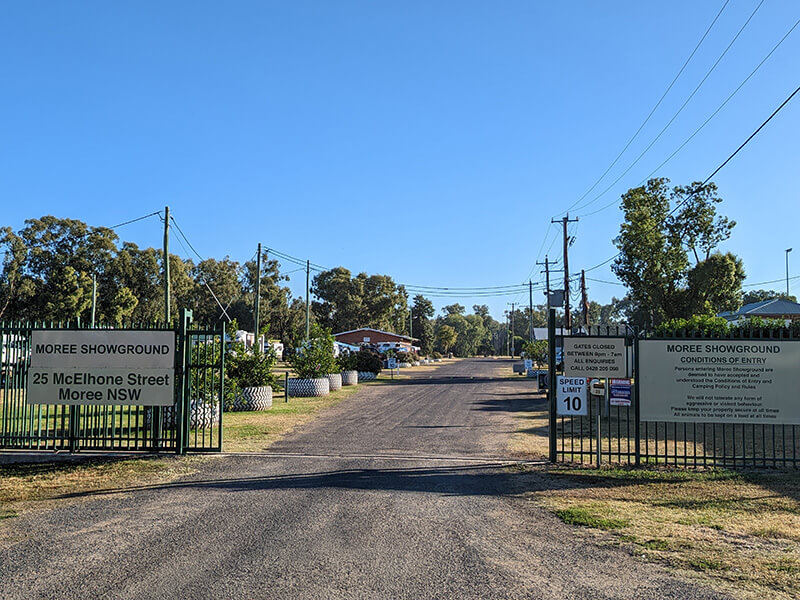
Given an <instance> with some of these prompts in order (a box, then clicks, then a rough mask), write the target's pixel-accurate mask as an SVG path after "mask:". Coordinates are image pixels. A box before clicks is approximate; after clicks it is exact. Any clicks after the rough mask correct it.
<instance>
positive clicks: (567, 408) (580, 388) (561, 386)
mask: <svg viewBox="0 0 800 600" xmlns="http://www.w3.org/2000/svg"><path fill="white" fill-rule="evenodd" d="M587 388H588V385H587V383H586V378H585V377H565V376H563V375H559V376H558V377H556V414H558V415H584V416H585V415H587V414H589V413H588V406H589V403H588V402H587V401H586V390H587Z"/></svg>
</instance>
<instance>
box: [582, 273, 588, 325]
mask: <svg viewBox="0 0 800 600" xmlns="http://www.w3.org/2000/svg"><path fill="white" fill-rule="evenodd" d="M581 302H583V326H584V327H586V329H587V330H588V329H589V298H588V297H587V295H586V271H584V270H583V269H581Z"/></svg>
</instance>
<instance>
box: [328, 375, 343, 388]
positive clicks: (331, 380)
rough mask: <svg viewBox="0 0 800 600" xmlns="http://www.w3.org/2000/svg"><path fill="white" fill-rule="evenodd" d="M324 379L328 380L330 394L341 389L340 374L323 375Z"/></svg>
mask: <svg viewBox="0 0 800 600" xmlns="http://www.w3.org/2000/svg"><path fill="white" fill-rule="evenodd" d="M325 377H326V378H327V379H328V384H329V385H330V388H331V391H332V392H335V391H336V390H340V389H342V374H341V373H331V374H330V375H325Z"/></svg>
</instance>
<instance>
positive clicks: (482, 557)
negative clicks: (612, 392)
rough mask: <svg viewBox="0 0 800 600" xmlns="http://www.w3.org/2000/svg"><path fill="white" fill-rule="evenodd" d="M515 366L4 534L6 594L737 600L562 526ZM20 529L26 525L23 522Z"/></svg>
mask: <svg viewBox="0 0 800 600" xmlns="http://www.w3.org/2000/svg"><path fill="white" fill-rule="evenodd" d="M508 371H510V365H509V364H508V362H503V361H499V360H492V359H486V360H463V361H457V362H453V363H450V364H446V365H443V366H442V367H441V368H440V369H438V370H436V371H433V372H426V373H420V374H419V375H418V376H417V375H413V376H412V377H410V378H409V379H404V380H401V381H400V382H398V383H396V384H394V385H386V386H380V387H373V388H369V389H364V390H362V391H360V392H359V393H358V394H357V395H355V396H353V397H352V398H351V399H348V401H347V402H344V403H342V404H339V405H338V406H336V407H334V408H332V409H330V410H328V411H326V412H325V413H323V414H322V415H321V416H320V417H319V418H317V419H316V420H315V421H313V422H311V423H309V424H307V425H305V426H304V427H303V428H302V429H301V430H298V431H296V432H295V433H293V434H291V435H289V436H287V437H286V438H285V439H283V440H281V441H280V442H278V443H277V444H275V445H273V446H272V447H271V448H270V452H269V453H268V454H260V455H235V456H224V457H220V458H219V459H217V460H213V461H208V462H207V464H202V465H201V466H200V467H199V468H198V470H197V473H195V474H193V475H191V476H188V477H185V478H182V479H180V480H178V481H173V482H167V483H156V484H151V485H139V486H136V487H132V488H130V487H126V488H125V489H122V490H105V491H94V492H91V493H88V494H83V495H79V496H77V497H74V498H70V499H64V500H63V501H59V503H58V504H57V506H56V507H55V508H53V509H50V510H47V511H42V512H37V513H35V514H30V515H23V516H21V517H20V518H18V519H13V520H7V521H6V523H5V524H3V525H2V526H0V527H2V534H3V539H4V541H3V542H0V582H2V588H1V589H0V596H2V597H3V598H55V597H58V598H86V597H92V598H94V597H98V598H103V597H108V598H185V597H189V596H194V597H198V598H212V597H214V598H218V597H223V598H228V597H248V598H315V599H318V598H726V597H728V596H725V595H723V594H720V593H718V592H715V591H713V590H711V589H710V588H708V587H705V586H704V584H702V583H701V582H688V581H686V580H683V579H679V578H678V577H677V576H675V575H674V574H672V573H670V572H669V571H667V570H666V569H664V568H662V567H659V566H657V565H652V564H647V563H644V562H642V561H640V560H637V559H636V558H635V557H633V556H631V555H630V553H628V552H626V551H624V550H621V549H618V548H614V547H611V546H608V545H604V544H602V543H598V542H602V541H603V540H602V539H599V538H598V536H597V535H596V534H594V533H591V532H587V531H583V530H580V529H576V528H574V527H571V526H568V525H565V524H564V523H562V522H561V521H560V520H559V519H557V518H556V517H554V516H552V514H551V513H550V512H548V511H547V510H545V509H544V508H542V507H540V506H539V505H538V504H537V503H535V502H532V501H531V500H530V499H526V498H525V497H524V496H525V495H526V492H530V491H532V490H537V489H545V488H546V487H547V486H549V485H553V483H552V478H549V477H548V476H547V475H546V473H543V472H538V471H536V470H533V471H531V470H528V469H521V468H515V467H514V466H509V463H508V462H507V461H506V460H505V457H507V455H508V451H507V448H508V445H509V440H510V437H511V435H512V433H513V432H514V431H515V428H516V423H515V419H514V413H515V412H516V411H524V410H530V406H527V404H528V403H529V402H534V400H532V399H530V400H526V393H525V389H524V385H525V384H524V381H523V380H520V383H518V382H517V381H511V382H510V381H509V380H508V379H501V378H499V376H501V375H502V376H504V374H505V373H507V372H508ZM8 521H13V522H12V523H9V522H8Z"/></svg>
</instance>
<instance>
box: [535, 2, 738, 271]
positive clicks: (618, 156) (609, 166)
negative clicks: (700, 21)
mask: <svg viewBox="0 0 800 600" xmlns="http://www.w3.org/2000/svg"><path fill="white" fill-rule="evenodd" d="M729 2H730V0H725V3H724V4H723V5H722V8H720V9H719V12H718V13H717V16H716V17H714V20H713V21H711V24H710V25H709V26H708V28H707V29H706V31H705V33H704V34H703V37H701V38H700V41H699V42H697V45H696V46H695V47H694V50H692V53H691V54H690V55H689V57H688V58H687V59H686V60H685V61H684V63H683V66H681V68H680V70H679V71H678V73H677V75H675V77H674V78H673V79H672V81H671V82H670V84H669V85H668V86H667V89H666V90H664V93H663V94H661V98H659V99H658V102H656V104H655V106H653V108H652V109H651V110H650V113H649V114H648V115H647V117H646V118H645V120H644V121H642V124H641V125H639V128H638V129H637V130H636V132H635V133H634V134H633V136H631V139H629V140H628V143H627V144H625V146H624V147H623V148H622V150H620V152H619V154H617V157H616V158H615V159H614V160H613V161H612V163H611V164H610V165H608V168H607V169H606V170H605V171H604V172H603V174H602V175H601V176H600V177H599V178H598V179H597V181H595V182H594V183H593V184H592V187H590V188H589V189H588V190H586V192H584V194H583V196H581V197H580V198H578V200H576V201H575V202H574V203H573V204H572V205H570V206H569V207H568V208H567V209H566V210H564V211H563V212H561V213H558V214H560V215H561V214H564V213H565V212H568V211H570V210H572V209H573V208H574V207H575V206H576V205H578V204H580V203H581V202H582V201H583V199H584V198H586V196H588V195H589V194H590V193H591V192H592V190H593V189H594V188H596V187H597V185H598V184H599V183H600V182H601V181H602V180H603V179H605V176H606V175H608V173H609V171H611V169H612V168H614V165H616V164H617V162H619V159H620V158H622V155H623V154H625V152H626V151H627V150H628V148H630V145H631V144H632V143H633V141H634V140H635V139H636V138H637V137H638V136H639V134H640V133H641V132H642V129H644V126H645V125H647V123H648V122H649V121H650V119H651V117H652V116H653V114H655V112H656V110H657V109H658V107H659V106H661V103H662V102H663V101H664V98H666V97H667V94H669V92H670V90H671V89H672V87H673V86H674V85H675V82H676V81H678V78H679V77H680V76H681V74H682V73H683V71H684V70H685V69H686V67H687V66H688V64H689V62H690V61H691V60H692V58H693V57H694V55H695V54H696V53H697V50H698V49H699V48H700V46H701V44H702V43H703V41H705V39H706V37H707V36H708V34H709V32H710V31H711V29H712V27H714V24H715V23H716V22H717V20H718V19H719V17H720V15H722V12H723V11H724V10H725V7H727V6H728V3H729ZM556 216H557V215H556ZM537 260H538V258H537Z"/></svg>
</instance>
